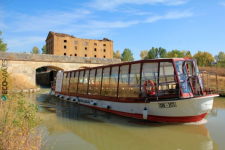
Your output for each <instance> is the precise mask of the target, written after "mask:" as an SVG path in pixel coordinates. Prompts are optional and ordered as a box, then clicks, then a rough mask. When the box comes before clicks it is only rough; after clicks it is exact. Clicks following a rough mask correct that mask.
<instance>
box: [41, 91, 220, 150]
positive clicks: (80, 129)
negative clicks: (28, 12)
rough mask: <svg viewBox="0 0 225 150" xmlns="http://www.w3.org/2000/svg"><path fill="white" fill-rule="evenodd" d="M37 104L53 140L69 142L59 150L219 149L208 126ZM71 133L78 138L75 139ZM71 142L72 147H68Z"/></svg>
mask: <svg viewBox="0 0 225 150" xmlns="http://www.w3.org/2000/svg"><path fill="white" fill-rule="evenodd" d="M37 100H38V101H37V102H38V104H39V106H40V107H39V111H40V114H41V117H42V118H43V122H42V124H43V125H44V126H46V127H47V128H48V132H49V134H50V136H56V135H62V136H63V137H64V138H67V139H64V141H63V142H61V140H60V139H59V141H58V142H57V144H58V145H61V147H58V148H59V149H61V148H62V147H64V148H65V149H99V150H128V149H129V150H133V149H135V150H136V149H137V150H145V149H146V150H147V149H148V150H149V149H175V150H178V149H182V150H184V149H188V150H189V149H203V150H206V149H210V150H212V149H218V147H217V144H216V143H214V142H213V141H212V139H211V137H210V135H209V132H208V131H207V129H206V128H205V126H204V124H202V125H184V124H165V123H164V124H163V123H154V122H146V121H141V120H137V119H132V118H126V117H122V116H117V115H114V114H110V113H106V112H102V111H98V110H95V109H91V108H88V107H85V106H81V105H77V104H74V103H70V102H67V101H63V100H60V99H58V98H56V97H54V96H48V95H46V94H40V95H37ZM211 116H213V115H212V113H211ZM71 133H72V134H74V135H75V136H71ZM75 139H76V140H75ZM69 140H71V143H68V141H69ZM65 141H67V142H65ZM76 141H80V142H79V143H81V142H83V143H84V144H83V147H82V146H81V147H79V146H78V147H77V146H76V148H74V147H73V146H72V143H73V144H74V146H75V145H76V144H78V142H77V143H76ZM75 143H76V144H75ZM84 145H85V146H86V147H85V146H84ZM84 147H85V148H84ZM56 148H57V147H56Z"/></svg>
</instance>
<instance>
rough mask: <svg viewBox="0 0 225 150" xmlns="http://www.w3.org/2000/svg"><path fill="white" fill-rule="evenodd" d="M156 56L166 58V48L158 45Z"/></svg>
mask: <svg viewBox="0 0 225 150" xmlns="http://www.w3.org/2000/svg"><path fill="white" fill-rule="evenodd" d="M157 58H167V51H166V49H164V48H162V47H159V50H158V57H157Z"/></svg>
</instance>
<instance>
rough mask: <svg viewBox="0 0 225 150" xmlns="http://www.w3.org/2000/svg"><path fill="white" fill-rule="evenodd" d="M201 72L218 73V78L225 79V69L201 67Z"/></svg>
mask: <svg viewBox="0 0 225 150" xmlns="http://www.w3.org/2000/svg"><path fill="white" fill-rule="evenodd" d="M199 71H206V72H212V71H216V72H217V75H218V76H223V77H225V68H223V67H218V68H216V67H199Z"/></svg>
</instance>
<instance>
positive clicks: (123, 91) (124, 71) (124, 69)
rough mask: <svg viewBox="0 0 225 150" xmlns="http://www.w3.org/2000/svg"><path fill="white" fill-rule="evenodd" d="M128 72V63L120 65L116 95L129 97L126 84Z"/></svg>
mask: <svg viewBox="0 0 225 150" xmlns="http://www.w3.org/2000/svg"><path fill="white" fill-rule="evenodd" d="M128 73H129V65H124V66H121V67H120V76H119V92H118V97H129V94H130V92H129V86H128V77H129V76H128V75H129V74H128Z"/></svg>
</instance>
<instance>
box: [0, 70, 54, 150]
mask: <svg viewBox="0 0 225 150" xmlns="http://www.w3.org/2000/svg"><path fill="white" fill-rule="evenodd" d="M3 81H4V82H6V83H7V84H6V86H5V87H4V88H6V89H7V91H8V94H4V93H2V91H0V96H3V98H5V99H2V97H1V99H0V114H1V115H0V150H9V149H11V150H12V149H24V150H28V149H37V150H40V149H43V148H44V149H48V146H47V145H46V144H45V143H46V141H45V140H44V133H43V129H42V128H41V127H40V126H39V124H40V122H41V118H40V117H39V116H38V115H37V112H38V106H37V105H34V104H32V103H29V102H27V101H25V100H24V94H23V93H16V92H15V90H18V89H22V88H37V86H35V85H32V84H30V83H28V82H27V81H26V80H25V78H24V77H22V76H20V75H11V74H8V73H5V72H3V71H2V70H0V89H1V90H2V88H3V87H2V86H3V85H2V83H3ZM52 148H53V147H52Z"/></svg>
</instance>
